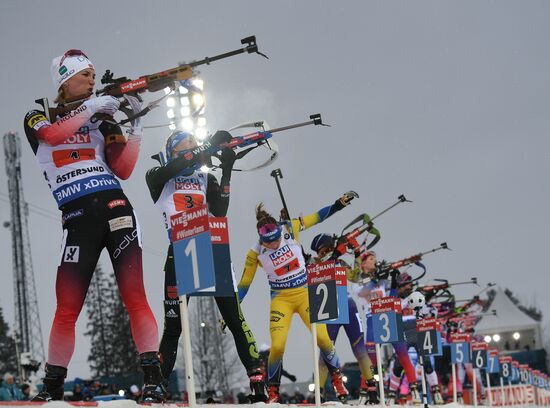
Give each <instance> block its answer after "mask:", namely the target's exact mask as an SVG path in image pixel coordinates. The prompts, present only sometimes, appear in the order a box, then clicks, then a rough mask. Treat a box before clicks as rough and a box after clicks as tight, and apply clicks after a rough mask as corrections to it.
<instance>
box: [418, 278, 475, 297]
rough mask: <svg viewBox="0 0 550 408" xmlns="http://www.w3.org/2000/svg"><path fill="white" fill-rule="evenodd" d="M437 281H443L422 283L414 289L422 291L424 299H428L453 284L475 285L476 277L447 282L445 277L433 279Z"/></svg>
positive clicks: (438, 294)
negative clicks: (432, 283) (434, 283)
mask: <svg viewBox="0 0 550 408" xmlns="http://www.w3.org/2000/svg"><path fill="white" fill-rule="evenodd" d="M434 280H435V281H438V282H443V283H440V284H436V285H424V286H420V287H418V288H417V289H416V290H417V291H419V292H422V294H423V295H424V297H425V298H426V301H429V300H430V299H433V298H434V297H438V296H441V295H442V293H443V292H445V291H448V289H449V288H450V287H453V286H459V285H471V284H474V285H477V278H475V277H474V278H470V280H467V281H463V282H454V283H449V281H448V280H447V279H434Z"/></svg>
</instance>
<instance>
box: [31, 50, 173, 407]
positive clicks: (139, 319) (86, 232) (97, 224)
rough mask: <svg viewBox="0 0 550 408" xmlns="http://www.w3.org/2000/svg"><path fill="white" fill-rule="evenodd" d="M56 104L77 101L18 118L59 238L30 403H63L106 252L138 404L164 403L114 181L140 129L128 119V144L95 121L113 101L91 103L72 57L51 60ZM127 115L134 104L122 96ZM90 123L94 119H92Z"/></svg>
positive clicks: (87, 70)
mask: <svg viewBox="0 0 550 408" xmlns="http://www.w3.org/2000/svg"><path fill="white" fill-rule="evenodd" d="M51 74H52V79H53V82H54V84H55V87H56V89H57V92H58V95H57V98H56V99H55V102H56V103H59V104H63V103H65V102H67V101H72V100H79V99H83V100H84V102H83V103H82V104H81V105H80V106H78V107H76V108H75V109H74V110H72V111H70V112H67V113H66V114H65V115H62V116H58V117H55V118H50V117H49V112H46V111H44V110H31V111H30V112H28V113H27V114H26V116H25V122H24V128H25V134H26V135H27V139H28V141H29V144H30V145H31V148H32V150H33V152H34V154H35V155H36V158H37V160H38V163H39V164H40V167H41V168H42V170H43V173H44V177H45V178H46V182H47V183H48V185H49V187H50V190H51V191H52V194H53V196H54V198H55V200H56V201H57V205H58V207H59V209H60V210H61V212H62V217H61V220H62V226H63V238H62V245H61V254H60V256H59V265H58V268H57V280H56V297H57V308H56V311H55V318H54V321H53V324H52V328H51V332H50V341H49V347H48V360H47V363H46V366H45V371H46V376H45V378H44V388H43V389H42V391H41V392H40V393H39V394H38V395H37V396H36V397H35V398H34V400H35V401H49V400H52V399H53V400H62V399H63V385H64V381H65V377H66V376H67V367H68V365H69V362H70V360H71V357H72V355H73V352H74V346H75V323H76V320H77V319H78V315H79V314H80V311H81V309H82V306H83V304H84V299H85V297H86V292H87V290H88V286H89V285H90V281H91V279H92V275H93V273H94V270H95V267H96V264H97V260H98V258H99V255H100V253H101V251H102V250H103V248H107V251H108V252H109V256H110V258H111V262H112V265H113V269H114V273H115V277H116V281H117V285H118V288H119V291H120V295H121V297H122V301H123V302H124V305H125V306H126V309H127V310H128V314H129V316H130V325H131V330H132V337H133V338H134V341H135V343H136V347H137V350H138V352H139V353H140V359H141V367H142V369H143V372H144V374H145V376H144V388H143V399H144V400H145V401H149V402H160V401H163V400H164V390H163V389H162V386H161V382H162V376H161V372H160V362H159V357H158V332H157V323H156V321H155V318H154V316H153V313H152V312H151V309H150V308H149V304H148V302H147V297H146V295H145V289H144V287H143V270H142V249H141V233H140V229H139V224H138V220H137V218H136V215H135V213H134V210H133V208H132V205H131V204H130V201H129V200H128V197H126V195H125V194H124V192H123V191H122V187H121V185H120V182H119V181H118V179H117V177H118V178H120V179H123V180H125V179H127V178H128V177H130V174H132V171H133V170H134V166H135V164H136V161H137V158H138V153H139V148H140V143H141V135H142V128H141V124H140V119H139V118H137V119H134V120H133V121H132V122H131V124H132V126H131V128H130V129H129V132H128V137H127V138H126V137H125V136H123V135H122V131H121V129H120V127H119V126H118V125H115V124H111V123H109V122H107V121H104V120H101V119H100V118H96V117H95V116H96V114H98V113H99V114H106V115H110V116H112V115H114V114H115V112H117V111H118V109H119V106H120V102H119V101H118V99H116V98H114V97H112V96H100V97H98V98H91V95H92V94H93V90H94V86H95V70H94V66H93V64H92V62H91V61H90V60H89V59H88V57H87V56H86V55H85V54H84V53H83V52H82V51H80V50H69V51H67V52H66V53H65V54H63V55H61V56H59V57H57V58H54V60H53V61H52V66H51ZM126 99H127V100H128V102H129V104H130V106H131V107H132V110H133V111H134V112H138V111H140V110H141V104H140V102H139V101H138V100H137V99H136V98H134V97H131V96H127V97H126ZM96 119H97V120H96Z"/></svg>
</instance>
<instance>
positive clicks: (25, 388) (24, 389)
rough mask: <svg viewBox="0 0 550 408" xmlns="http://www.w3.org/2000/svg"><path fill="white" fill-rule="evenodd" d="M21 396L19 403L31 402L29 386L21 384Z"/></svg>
mask: <svg viewBox="0 0 550 408" xmlns="http://www.w3.org/2000/svg"><path fill="white" fill-rule="evenodd" d="M21 394H22V395H23V397H22V398H21V401H30V400H31V386H30V385H29V384H23V385H22V386H21Z"/></svg>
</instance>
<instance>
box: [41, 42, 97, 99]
mask: <svg viewBox="0 0 550 408" xmlns="http://www.w3.org/2000/svg"><path fill="white" fill-rule="evenodd" d="M87 68H92V69H93V68H94V65H93V64H92V62H91V61H90V60H89V59H88V57H87V56H86V55H85V54H84V53H83V52H82V51H79V50H69V51H67V52H66V53H65V54H63V55H60V56H59V57H55V58H54V59H53V60H52V66H51V74H52V81H53V84H54V86H55V89H59V88H60V87H61V85H63V84H64V83H65V81H67V80H68V79H69V78H71V77H73V76H74V75H76V74H78V73H79V72H80V71H82V70H84V69H87Z"/></svg>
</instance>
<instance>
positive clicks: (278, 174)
mask: <svg viewBox="0 0 550 408" xmlns="http://www.w3.org/2000/svg"><path fill="white" fill-rule="evenodd" d="M271 177H273V178H274V179H275V183H276V184H277V190H278V191H279V197H281V201H282V203H283V208H284V210H285V213H286V214H285V215H286V219H287V220H288V221H290V220H291V218H290V212H289V211H288V207H287V205H286V200H285V196H284V194H283V189H282V188H281V183H280V182H279V178H283V173H282V172H281V169H275V170H273V171H272V172H271Z"/></svg>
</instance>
